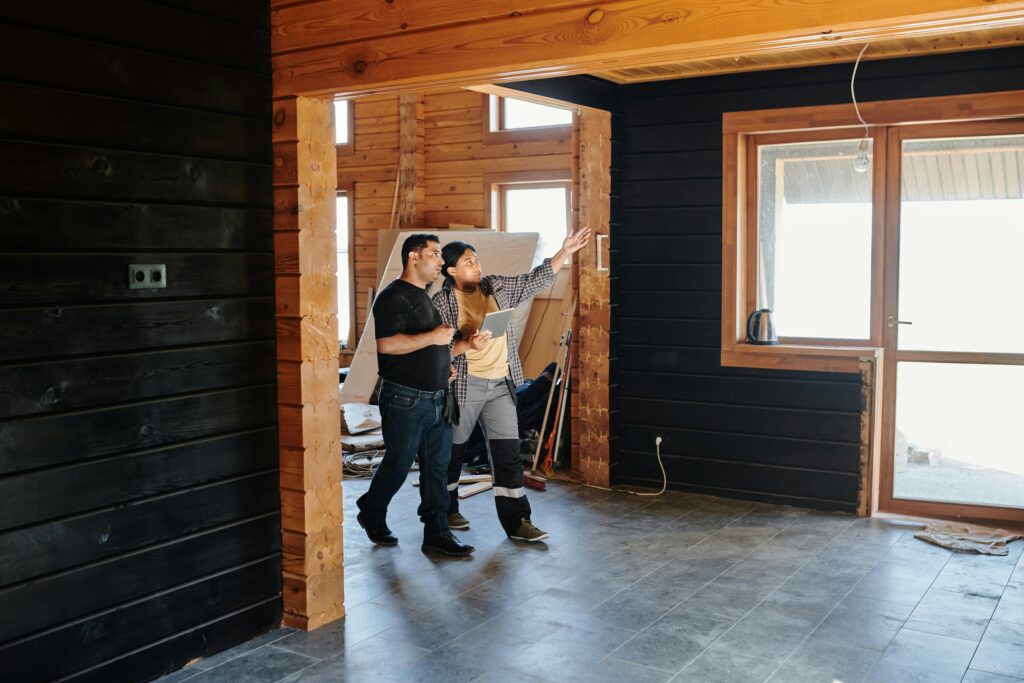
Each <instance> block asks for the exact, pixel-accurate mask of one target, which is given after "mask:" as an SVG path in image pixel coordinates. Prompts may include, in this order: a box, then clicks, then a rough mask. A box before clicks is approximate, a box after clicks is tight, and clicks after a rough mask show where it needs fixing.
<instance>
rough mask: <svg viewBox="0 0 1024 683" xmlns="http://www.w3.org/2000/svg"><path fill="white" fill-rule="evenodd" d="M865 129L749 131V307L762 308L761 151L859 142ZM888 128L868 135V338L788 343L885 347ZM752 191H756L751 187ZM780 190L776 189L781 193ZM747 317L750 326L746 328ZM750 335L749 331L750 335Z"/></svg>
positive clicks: (786, 341)
mask: <svg viewBox="0 0 1024 683" xmlns="http://www.w3.org/2000/svg"><path fill="white" fill-rule="evenodd" d="M863 131H864V129H863V127H858V128H830V129H828V130H807V131H797V132H789V133H763V134H755V135H749V136H747V138H746V154H747V160H746V168H747V177H746V178H745V179H744V186H743V190H744V192H745V193H746V201H747V207H746V210H745V212H744V214H745V215H744V220H746V223H747V225H746V227H745V236H746V240H745V243H744V247H743V248H744V262H745V264H746V268H747V273H746V276H745V278H744V279H745V301H746V308H745V309H744V310H746V311H753V310H755V309H757V308H758V307H759V303H758V283H759V281H760V274H759V273H758V263H759V260H758V247H759V240H758V216H759V213H760V211H759V201H758V200H759V199H760V193H759V190H760V178H759V177H758V170H759V167H760V164H759V163H758V151H759V148H760V147H761V146H763V145H780V144H795V143H802V142H828V141H832V140H837V141H838V140H851V139H853V140H857V139H859V138H861V137H863V135H864V132H863ZM886 134H887V131H886V129H885V128H876V129H873V130H870V131H869V133H868V137H869V138H871V140H872V154H871V169H870V170H871V188H872V189H871V202H872V203H871V264H870V268H871V289H870V293H869V298H870V314H869V316H870V324H869V332H868V336H867V337H863V338H850V339H845V338H835V337H832V338H830V337H780V338H779V343H780V344H782V345H796V346H836V347H864V346H881V345H882V324H881V309H882V295H883V287H884V271H883V269H882V248H883V247H884V245H885V234H884V227H885V216H884V202H880V201H879V199H880V196H883V195H884V191H885V187H884V185H885V170H886V150H887V145H886V144H885V139H886ZM751 189H752V191H751ZM777 193H778V190H777V191H776V194H777ZM745 322H746V321H745V320H744V326H745ZM744 336H745V334H744Z"/></svg>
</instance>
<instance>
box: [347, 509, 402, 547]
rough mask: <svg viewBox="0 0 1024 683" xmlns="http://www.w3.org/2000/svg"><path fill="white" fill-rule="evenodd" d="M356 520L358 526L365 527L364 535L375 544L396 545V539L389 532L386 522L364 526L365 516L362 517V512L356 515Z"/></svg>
mask: <svg viewBox="0 0 1024 683" xmlns="http://www.w3.org/2000/svg"><path fill="white" fill-rule="evenodd" d="M356 521H357V522H359V526H361V527H363V528H364V529H366V537H367V538H369V539H370V540H371V541H373V542H374V543H376V544H377V545H398V539H397V538H395V535H394V534H392V533H391V529H389V528H388V525H387V524H381V525H380V526H374V527H369V526H366V518H365V517H363V513H362V512H360V513H359V514H358V515H356Z"/></svg>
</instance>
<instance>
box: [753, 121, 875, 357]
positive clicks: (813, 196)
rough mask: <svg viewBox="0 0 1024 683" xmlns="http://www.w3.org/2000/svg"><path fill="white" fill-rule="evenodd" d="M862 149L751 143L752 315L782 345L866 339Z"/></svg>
mask: <svg viewBox="0 0 1024 683" xmlns="http://www.w3.org/2000/svg"><path fill="white" fill-rule="evenodd" d="M790 137H792V136H790ZM859 142H860V141H859V140H858V139H857V138H853V139H845V140H843V139H839V140H819V141H798V142H780V143H775V144H773V139H772V137H771V136H758V137H757V138H756V139H755V140H754V141H753V142H752V145H751V146H752V150H753V151H754V153H756V155H757V159H756V171H757V184H756V188H757V190H756V191H757V212H756V214H755V216H753V217H752V218H753V219H754V220H756V226H752V228H754V229H752V231H751V232H752V234H753V235H755V236H756V241H755V244H753V245H752V246H751V248H750V249H749V250H748V258H749V259H750V260H751V261H752V262H753V266H754V268H755V269H756V272H757V277H756V278H755V279H754V282H752V283H748V287H751V288H753V289H754V290H755V291H756V294H755V299H756V300H755V304H754V305H753V306H751V309H752V310H753V309H760V308H767V309H770V310H771V311H772V313H773V317H774V324H775V329H776V330H777V333H778V335H779V337H780V340H782V341H786V340H787V339H814V340H822V339H826V340H834V341H839V340H859V341H861V342H867V341H868V340H869V339H870V337H871V300H872V298H871V292H872V289H871V288H872V281H871V253H872V250H871V244H872V212H871V207H872V189H871V175H870V174H869V173H858V172H857V171H856V170H854V167H853V163H852V160H853V159H854V158H855V157H856V156H857V151H858V144H859ZM869 142H870V141H869ZM869 149H870V146H869Z"/></svg>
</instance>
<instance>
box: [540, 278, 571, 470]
mask: <svg viewBox="0 0 1024 683" xmlns="http://www.w3.org/2000/svg"><path fill="white" fill-rule="evenodd" d="M575 313H576V297H575V296H574V297H573V299H572V307H571V308H570V309H569V315H568V317H567V318H566V322H565V323H563V325H562V336H561V337H560V338H559V339H558V345H559V347H562V346H563V345H565V348H564V349H562V348H559V353H558V357H557V358H555V361H556V362H555V374H553V375H552V376H551V389H550V390H549V391H548V402H547V405H545V406H544V419H543V420H542V421H541V423H540V433H539V434H538V435H537V450H536V451H535V452H534V454H533V465H532V466H531V467H530V473H531V474H533V473H536V471H537V463H538V462H540V452H541V448H542V447H543V445H544V428H545V427H547V424H548V416H549V415H550V414H551V401H552V399H554V397H555V386H556V384H557V382H558V377H559V374H560V372H559V371H560V370H561V369H562V359H563V358H564V357H565V353H566V351H567V350H568V348H569V347H568V346H567V345H566V344H567V341H566V336H571V335H572V317H573V315H574V314H575Z"/></svg>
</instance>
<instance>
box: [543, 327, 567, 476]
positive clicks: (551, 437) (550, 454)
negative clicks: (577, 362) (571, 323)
mask: <svg viewBox="0 0 1024 683" xmlns="http://www.w3.org/2000/svg"><path fill="white" fill-rule="evenodd" d="M571 363H572V330H570V331H569V334H568V335H566V340H565V359H564V361H563V362H562V375H561V377H560V378H559V379H560V381H561V384H560V385H559V387H558V398H556V399H555V417H554V419H553V420H552V423H553V424H552V425H551V433H550V434H548V439H547V441H545V442H544V449H545V450H546V451H547V455H545V456H544V462H543V464H541V470H544V469H548V470H550V469H551V468H552V467H553V465H552V460H553V458H554V454H555V448H557V445H556V443H557V439H556V438H555V435H556V434H557V433H558V425H560V424H561V423H562V410H563V409H564V408H565V390H566V386H567V384H566V382H567V381H568V379H569V370H570V367H571Z"/></svg>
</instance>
